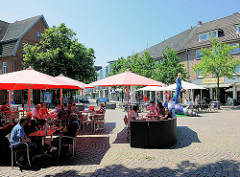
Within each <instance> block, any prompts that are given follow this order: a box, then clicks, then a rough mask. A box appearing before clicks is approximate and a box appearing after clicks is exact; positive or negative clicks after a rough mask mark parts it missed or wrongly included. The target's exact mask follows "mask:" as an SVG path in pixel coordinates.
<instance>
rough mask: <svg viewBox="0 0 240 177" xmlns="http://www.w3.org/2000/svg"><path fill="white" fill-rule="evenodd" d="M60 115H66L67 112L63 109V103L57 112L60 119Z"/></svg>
mask: <svg viewBox="0 0 240 177" xmlns="http://www.w3.org/2000/svg"><path fill="white" fill-rule="evenodd" d="M62 115H67V112H66V111H65V109H64V104H61V106H60V109H59V112H58V118H59V119H61V117H62Z"/></svg>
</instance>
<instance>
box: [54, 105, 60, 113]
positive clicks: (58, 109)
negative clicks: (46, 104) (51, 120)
mask: <svg viewBox="0 0 240 177" xmlns="http://www.w3.org/2000/svg"><path fill="white" fill-rule="evenodd" d="M60 107H61V105H60V104H58V105H57V107H56V108H55V109H54V111H55V112H56V113H59V111H60Z"/></svg>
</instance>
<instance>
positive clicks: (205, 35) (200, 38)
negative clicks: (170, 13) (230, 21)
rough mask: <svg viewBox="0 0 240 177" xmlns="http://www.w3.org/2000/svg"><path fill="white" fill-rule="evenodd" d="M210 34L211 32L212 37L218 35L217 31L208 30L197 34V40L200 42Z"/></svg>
mask: <svg viewBox="0 0 240 177" xmlns="http://www.w3.org/2000/svg"><path fill="white" fill-rule="evenodd" d="M211 34H213V36H214V37H218V31H210V32H207V33H203V34H199V41H200V42H201V41H205V40H208V39H209V38H210V36H211Z"/></svg>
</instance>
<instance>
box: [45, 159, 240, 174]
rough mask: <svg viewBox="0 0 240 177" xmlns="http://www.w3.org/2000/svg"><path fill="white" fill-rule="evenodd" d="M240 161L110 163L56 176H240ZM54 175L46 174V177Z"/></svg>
mask: <svg viewBox="0 0 240 177" xmlns="http://www.w3.org/2000/svg"><path fill="white" fill-rule="evenodd" d="M239 168H240V162H238V161H234V160H221V161H218V162H216V163H209V164H204V165H199V164H197V163H191V162H189V161H182V162H181V163H180V164H177V167H176V168H175V169H171V168H169V167H162V168H150V169H149V168H148V169H146V168H128V167H125V166H123V165H110V166H107V167H105V168H101V169H97V170H96V171H95V172H94V173H83V174H79V172H77V171H75V170H69V171H64V172H61V173H57V174H55V175H54V176H98V175H99V176H239V175H240V172H239ZM48 176H52V175H46V177H48Z"/></svg>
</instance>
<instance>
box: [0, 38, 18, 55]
mask: <svg viewBox="0 0 240 177" xmlns="http://www.w3.org/2000/svg"><path fill="white" fill-rule="evenodd" d="M16 46H17V40H12V41H7V42H4V43H0V57H6V56H12V54H13V51H14V50H15V48H16Z"/></svg>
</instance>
